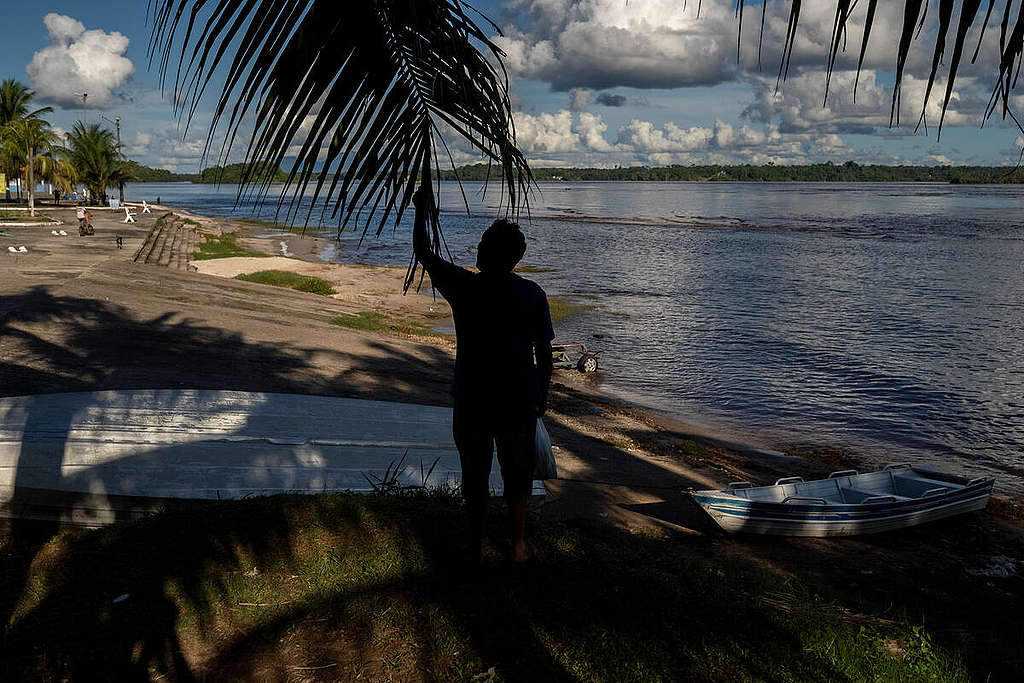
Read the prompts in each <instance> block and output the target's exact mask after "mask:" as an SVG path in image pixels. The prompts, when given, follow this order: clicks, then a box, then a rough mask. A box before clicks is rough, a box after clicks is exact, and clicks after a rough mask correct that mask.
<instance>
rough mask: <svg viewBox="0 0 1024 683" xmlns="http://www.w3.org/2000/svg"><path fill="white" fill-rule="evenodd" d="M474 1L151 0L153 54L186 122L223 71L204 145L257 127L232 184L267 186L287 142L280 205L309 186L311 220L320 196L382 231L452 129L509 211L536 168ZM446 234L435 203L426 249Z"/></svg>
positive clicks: (228, 141)
mask: <svg viewBox="0 0 1024 683" xmlns="http://www.w3.org/2000/svg"><path fill="white" fill-rule="evenodd" d="M472 13H475V10H473V9H472V8H471V7H469V6H468V5H467V4H466V3H465V2H463V0H363V1H360V2H337V1H336V0H151V3H150V20H151V21H152V26H153V35H152V40H151V43H150V54H149V56H150V62H151V64H152V63H154V62H157V63H158V64H159V69H160V73H161V81H162V85H165V86H166V85H167V84H168V82H169V81H173V88H174V92H175V101H176V102H177V103H178V104H177V105H176V106H178V107H179V113H180V114H181V115H182V116H183V118H184V119H185V121H186V125H187V123H188V122H189V121H191V118H192V116H193V115H194V114H195V112H196V108H197V106H198V104H199V102H200V100H201V99H202V98H203V97H204V95H205V94H206V91H207V90H208V89H210V87H211V84H212V83H213V82H214V80H215V76H217V75H219V74H220V73H221V72H223V85H219V84H218V85H214V90H216V91H217V93H219V94H216V95H215V99H216V102H217V104H216V107H215V109H214V113H213V120H212V123H211V128H210V133H209V137H208V138H207V149H206V153H207V154H208V153H209V152H210V151H211V150H210V145H211V142H210V141H212V139H213V137H214V132H215V130H216V129H217V126H218V124H221V123H226V130H224V135H225V142H224V143H223V145H222V146H221V149H220V154H221V156H222V157H224V156H225V155H226V154H227V153H228V152H229V151H230V149H231V147H232V145H233V144H234V143H235V140H236V138H238V137H239V136H242V137H243V138H244V137H249V134H248V130H247V126H248V125H250V124H251V125H252V133H251V137H249V141H248V142H247V143H246V144H247V149H246V162H247V163H249V164H252V165H251V166H250V167H249V170H248V172H247V174H246V176H245V177H244V178H243V182H242V190H240V192H241V193H247V192H253V193H255V194H256V195H257V196H258V197H259V198H260V199H263V198H265V197H266V196H267V195H268V193H269V189H270V188H269V179H268V178H272V176H273V174H272V173H271V174H268V173H265V172H263V171H264V170H265V169H266V168H267V167H269V168H271V169H273V168H276V167H278V166H279V165H281V164H282V163H283V162H284V160H285V157H286V156H290V155H289V149H290V148H291V151H292V152H293V153H294V156H295V163H294V164H293V165H292V167H291V170H290V173H289V177H288V183H286V185H285V189H284V190H283V191H282V195H281V199H282V200H285V199H288V198H287V193H288V192H291V197H290V199H288V202H287V203H288V206H289V209H288V211H289V217H294V216H295V213H296V212H297V210H298V207H299V201H298V200H299V198H300V197H301V196H302V195H303V193H304V192H305V191H306V190H307V188H310V187H311V188H313V192H312V201H311V203H310V207H309V209H308V211H307V213H306V216H305V220H306V221H307V222H308V221H309V220H310V218H311V212H312V211H313V206H314V205H316V204H317V200H319V199H323V202H322V203H321V204H320V205H321V212H322V213H321V217H323V216H324V214H325V213H326V212H327V210H328V208H329V209H330V214H331V216H332V217H333V218H334V219H335V220H337V221H338V223H339V230H340V229H344V228H345V227H346V226H349V225H362V229H363V234H364V235H365V234H366V232H367V230H368V229H369V228H370V227H371V226H373V225H375V226H376V234H380V232H381V230H382V229H383V228H384V226H385V224H386V222H387V221H388V219H389V218H392V217H393V218H394V221H395V225H397V223H398V221H399V220H401V217H402V215H403V213H404V212H405V210H406V209H407V208H408V206H409V203H410V201H411V198H412V194H413V190H414V189H415V183H416V182H417V177H418V176H419V177H421V178H422V179H423V181H424V182H425V183H426V184H428V185H429V184H430V181H431V179H432V178H435V179H436V178H437V175H436V174H435V173H432V169H437V168H438V166H439V159H438V156H439V155H438V150H439V149H442V150H445V151H447V150H448V142H447V141H446V139H445V138H446V136H451V135H452V134H453V133H454V135H456V136H460V137H462V138H464V139H465V140H467V141H469V142H470V143H471V144H472V146H473V147H474V148H475V149H476V150H478V151H479V152H480V153H481V154H482V155H483V156H485V157H486V158H487V159H488V161H489V162H492V163H493V164H495V166H496V167H497V169H498V173H497V175H498V176H499V178H500V180H501V181H502V186H503V189H504V192H505V193H507V194H504V196H503V203H504V205H505V206H506V207H507V210H509V211H511V212H515V211H517V210H518V209H519V208H520V207H521V206H522V205H523V204H524V201H525V193H526V192H527V191H528V189H529V185H530V183H531V182H532V177H531V174H530V169H529V166H528V164H527V161H526V158H525V156H524V155H523V153H522V152H521V151H520V150H519V149H518V148H517V146H516V141H515V129H514V126H513V122H512V114H511V104H510V101H509V97H508V84H507V76H506V74H505V72H504V67H503V66H502V62H501V58H502V56H503V55H502V53H501V51H500V50H499V49H498V48H497V46H495V45H494V44H493V43H492V42H491V41H490V40H489V38H488V35H487V32H485V30H484V29H483V28H481V26H480V25H478V24H477V23H476V22H475V21H474V17H475V18H476V19H480V20H481V21H482V23H483V25H484V26H486V27H487V29H488V31H494V32H497V31H498V27H497V26H496V25H494V24H493V23H491V22H490V21H489V20H487V19H486V18H485V17H483V15H480V14H473V15H472V16H471V14H472ZM478 46H479V47H478ZM232 50H233V52H232ZM172 67H173V71H172ZM438 143H440V144H438ZM293 145H295V146H297V147H298V149H297V150H296V149H294V148H293V147H292V146H293ZM450 156H451V155H450V154H449V157H450ZM261 165H262V166H261ZM441 242H442V240H441V235H440V232H439V229H438V226H437V221H436V212H435V220H434V248H435V250H437V251H439V250H440V248H441V247H440V245H441Z"/></svg>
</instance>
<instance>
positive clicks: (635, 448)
mask: <svg viewBox="0 0 1024 683" xmlns="http://www.w3.org/2000/svg"><path fill="white" fill-rule="evenodd" d="M49 210H50V211H51V213H59V212H62V211H63V212H68V213H69V214H71V215H72V216H73V210H72V209H59V208H50V209H49ZM153 210H154V213H153V214H148V215H145V218H146V219H148V221H149V224H148V226H147V224H145V223H141V222H140V223H139V224H131V225H130V226H126V225H124V224H123V223H121V222H120V221H119V220H118V216H119V212H112V211H111V212H106V211H103V212H97V217H98V218H97V220H98V222H99V223H103V224H104V225H102V226H101V225H99V224H98V226H97V227H98V235H97V236H98V237H100V238H101V239H102V233H103V232H111V231H112V232H116V233H119V234H120V233H125V232H128V231H134V232H135V234H136V237H135V241H133V240H132V238H128V240H127V241H126V245H125V249H124V251H123V252H121V254H122V255H124V256H127V255H128V254H131V253H134V252H135V251H136V245H138V248H140V249H141V245H142V243H143V242H144V240H145V239H146V236H145V233H147V232H148V230H149V229H150V228H151V227H152V224H153V223H155V221H156V220H157V217H159V216H163V215H175V214H176V215H178V216H181V217H182V218H184V219H186V220H188V221H190V222H191V223H192V224H194V225H195V226H196V229H197V230H199V231H203V232H208V233H210V234H215V235H216V234H223V233H229V232H234V233H236V234H237V235H238V239H237V245H238V246H239V247H240V248H241V249H243V250H245V251H247V252H250V254H249V255H245V256H238V257H230V258H213V259H209V260H195V259H193V260H190V261H189V264H188V271H189V273H190V274H191V273H192V272H193V271H194V272H195V274H196V275H198V276H203V279H204V280H206V278H211V280H206V282H205V283H204V287H209V286H211V285H213V283H215V282H220V283H221V284H220V285H214V289H216V290H219V292H218V294H219V295H220V296H224V295H227V296H228V297H229V299H230V297H231V296H232V295H233V294H234V293H236V292H238V291H239V289H238V288H239V287H243V286H244V287H245V288H246V290H245V291H250V290H249V289H248V288H255V290H256V292H258V294H256V295H255V298H256V299H257V300H258V301H259V302H263V301H265V297H266V293H267V292H273V293H274V296H275V298H280V299H282V300H291V298H292V297H298V298H299V299H301V300H302V302H303V304H302V306H303V307H304V308H309V307H310V306H312V307H313V309H314V310H315V308H316V305H317V303H318V302H317V300H318V299H319V298H320V297H316V296H313V295H308V294H304V293H297V292H292V291H290V290H286V289H281V288H275V289H273V290H268V289H267V287H269V286H270V285H250V284H248V283H242V282H241V281H238V280H235V279H233V278H234V277H235V276H236V275H239V274H244V273H252V272H256V271H260V270H267V269H274V270H287V271H289V272H294V273H297V274H299V275H303V276H314V277H320V278H323V279H325V280H326V281H328V282H330V283H331V284H332V285H334V286H335V289H336V292H337V293H336V294H333V295H330V296H329V297H326V298H327V299H329V300H330V302H329V303H330V308H331V309H332V310H334V311H335V313H337V314H341V315H343V316H344V315H348V316H353V315H359V314H360V313H375V314H378V315H381V316H383V317H384V319H385V320H394V321H402V322H408V323H411V324H413V325H415V326H417V327H418V328H419V330H418V333H416V334H407V333H402V332H398V331H395V330H393V329H392V330H390V331H387V330H385V331H384V332H383V333H381V332H372V331H358V330H348V329H344V328H340V327H337V326H336V325H330V322H331V318H332V317H337V316H330V315H327V316H324V315H319V316H317V317H318V318H320V320H319V321H318V322H320V323H321V324H322V323H325V322H326V323H328V325H329V327H330V328H333V329H332V332H335V333H338V334H340V335H341V336H342V337H345V338H346V339H344V340H343V341H340V342H339V344H338V345H335V346H336V347H337V348H335V349H329V350H335V351H336V350H339V349H344V350H348V348H349V347H351V346H352V342H351V340H350V339H349V338H350V337H351V338H353V339H359V340H360V344H361V345H365V344H367V343H368V340H374V339H376V340H382V341H385V340H396V342H397V341H399V340H400V341H401V342H402V343H403V344H405V343H411V344H415V345H426V346H428V347H430V348H432V349H433V350H434V353H436V354H439V355H435V360H434V361H433V363H432V366H431V368H430V370H431V372H430V374H431V375H432V376H431V377H430V380H429V384H430V385H431V387H432V389H431V392H429V398H430V400H431V402H432V403H434V404H439V405H448V404H449V403H450V399H449V397H448V394H447V385H448V382H449V381H450V379H449V375H448V374H447V373H446V372H445V370H444V368H443V366H444V365H445V364H449V365H450V364H451V363H452V362H453V360H452V359H453V352H454V337H453V336H452V335H451V334H450V333H447V330H449V329H451V327H452V319H451V309H450V308H449V307H448V305H447V303H446V302H445V301H444V300H443V299H442V298H440V297H436V298H435V297H432V296H431V293H430V292H431V290H430V283H429V279H427V280H425V281H424V283H423V287H422V288H421V290H420V292H419V293H418V294H417V293H415V292H413V293H410V294H408V295H403V294H402V293H401V284H402V281H403V279H404V275H405V269H404V268H402V267H397V266H378V265H367V264H346V263H339V262H328V261H325V260H323V259H321V258H319V254H321V253H323V251H324V250H325V249H331V248H334V246H333V244H332V243H333V242H334V240H332V239H330V238H325V237H317V236H312V235H295V234H291V233H289V234H282V235H280V236H274V237H269V236H263V235H265V234H266V232H267V229H268V228H267V226H265V225H262V224H259V223H253V222H250V221H247V220H244V219H227V220H225V219H219V218H215V217H210V216H205V215H203V214H199V213H196V212H194V211H185V210H179V209H174V208H173V207H169V206H154V207H153ZM140 218H141V217H140ZM37 230H42V229H41V228H39V229H37ZM53 239H57V238H53ZM62 239H67V240H74V239H75V238H71V237H68V238H62ZM2 246H3V245H0V247H2ZM282 252H287V253H288V254H289V255H288V256H287V257H285V256H282V255H281V254H282ZM253 254H257V255H253ZM57 256H58V258H61V257H60V255H59V254H58V255H57ZM7 265H8V266H10V262H8V264H7ZM71 265H72V266H73V265H74V264H71ZM92 265H95V264H92ZM89 267H91V266H89ZM71 270H72V272H74V268H71ZM81 273H87V267H85V266H83V267H82V268H81V269H80V270H79V273H78V274H81ZM48 275H53V273H48ZM69 275H71V273H62V274H61V275H60V278H59V279H60V280H63V279H64V278H66V277H68V276H69ZM286 292H287V294H286ZM142 298H143V301H139V302H138V303H140V304H151V303H153V302H152V301H149V299H150V298H151V297H142ZM108 300H109V299H108ZM179 303H186V302H184V301H180V302H179ZM324 303H327V302H324ZM259 305H260V304H259V303H257V302H253V303H252V306H250V304H249V303H248V302H246V303H245V304H244V305H243V306H242V308H243V309H250V313H251V308H252V307H253V306H256V307H258V306H259ZM172 308H176V309H177V310H178V311H180V313H181V314H187V313H188V312H189V308H188V306H187V305H174V306H172ZM286 311H288V308H287V304H285V305H284V306H283V307H282V308H277V309H276V310H272V311H267V312H266V314H265V315H262V316H259V317H260V318H262V319H263V321H264V322H266V323H272V324H280V323H282V322H285V323H287V320H286V319H287V317H288V313H287V312H286ZM2 313H3V311H0V314H2ZM252 318H253V316H252V315H251V314H249V315H245V316H243V319H242V320H238V321H236V322H237V325H236V327H237V329H238V331H239V332H241V333H242V334H243V335H244V334H247V333H252V332H254V331H258V325H254V323H253V320H252ZM254 327H255V328H257V329H254ZM285 327H286V328H287V327H291V325H288V324H285ZM300 337H301V335H299V336H296V335H295V334H294V331H293V330H287V331H286V332H285V335H284V337H282V338H281V340H282V341H283V340H284V339H288V340H289V341H292V342H295V341H297V340H298V339H299V338H300ZM369 343H370V344H371V345H372V344H373V342H372V341H370V342H369ZM328 346H330V345H328ZM390 369H391V368H387V369H384V368H382V370H380V371H377V372H376V373H372V374H376V375H377V376H376V377H369V376H368V377H365V378H363V380H362V381H361V384H362V385H363V386H361V387H358V388H356V387H352V388H353V389H355V393H354V394H353V395H360V396H367V397H372V396H371V394H370V393H368V392H367V385H370V384H379V383H382V378H381V377H380V376H379V375H380V372H381V371H385V372H386V371H388V370H390ZM420 369H421V370H423V368H420ZM414 378H415V373H414V375H413V376H411V377H410V380H411V381H414ZM222 379H224V378H223V377H222ZM225 381H227V380H226V379H225ZM553 382H554V384H556V385H557V386H558V387H559V389H558V392H553V395H557V396H558V397H560V399H561V400H562V401H563V402H565V403H566V404H583V406H582V408H581V409H580V410H579V411H577V412H586V413H589V416H588V418H587V419H585V420H582V421H581V420H580V419H579V418H580V415H568V416H562V415H559V417H560V418H563V419H564V421H565V422H566V423H572V424H574V425H575V427H576V428H577V429H580V428H585V431H586V432H587V433H588V434H589V435H590V436H591V437H593V438H596V439H598V440H599V441H601V442H603V443H606V444H610V445H612V446H615V445H619V446H623V447H624V448H622V449H620V450H623V451H625V452H627V453H630V454H633V455H638V456H641V457H652V458H654V459H656V460H660V459H661V457H662V453H663V452H664V451H665V450H666V448H667V449H668V450H669V451H671V450H673V449H675V450H680V449H678V447H677V446H675V445H673V444H671V443H669V444H665V443H664V442H665V441H666V439H663V438H652V436H651V435H652V434H654V435H657V434H668V435H672V436H671V438H669V439H668V441H669V442H671V441H672V440H673V439H675V440H682V441H684V442H687V443H691V442H693V443H700V444H703V445H706V446H707V447H708V448H709V449H710V452H711V453H714V454H715V457H713V458H711V459H710V460H708V458H707V457H706V456H702V457H700V458H697V459H696V467H694V466H693V463H688V464H687V465H686V466H683V467H682V468H678V467H675V468H671V469H674V470H675V476H677V477H678V476H684V475H683V473H684V472H685V474H686V475H689V476H690V477H691V478H695V479H700V480H703V481H704V482H705V483H706V484H707V485H702V486H701V488H715V487H718V486H720V485H724V484H725V483H726V482H728V481H734V480H737V479H752V480H754V481H761V482H766V483H768V482H770V481H772V480H774V478H778V477H781V476H792V475H799V476H804V477H805V478H809V477H816V476H824V475H825V474H827V473H828V472H829V471H831V470H834V469H843V468H846V467H849V466H853V465H857V466H861V467H871V466H870V465H868V464H867V462H866V461H865V460H862V459H859V458H858V457H857V455H856V453H849V452H847V451H844V450H842V449H837V448H829V447H822V448H812V449H803V448H801V449H797V453H795V454H794V453H790V452H783V451H780V450H777V449H775V448H773V447H771V444H769V443H768V442H766V441H764V440H762V439H758V438H756V437H753V438H751V437H748V435H745V434H743V433H742V432H740V431H736V430H730V433H723V430H721V429H718V428H716V427H715V426H713V425H702V424H700V423H697V422H694V421H691V420H686V419H685V418H681V417H679V416H675V415H670V414H668V413H666V412H665V411H663V410H659V409H657V408H654V407H652V406H649V405H645V404H643V403H640V402H637V401H635V400H630V399H627V398H624V397H620V396H616V395H615V394H613V393H609V392H606V391H604V390H603V389H602V388H601V387H600V385H599V381H595V378H594V377H589V376H584V375H581V374H579V373H577V372H575V371H572V370H565V371H557V370H556V373H555V378H554V380H553ZM176 384H177V383H176ZM246 384H249V385H253V386H257V387H259V386H261V380H260V379H259V378H248V379H247V382H246ZM269 384H270V385H271V386H270V388H269V389H268V390H274V387H273V385H274V382H269ZM29 386H31V385H29ZM204 386H206V387H207V388H213V387H210V386H209V385H204ZM441 387H443V391H437V389H439V388H441ZM83 388H90V387H83ZM110 388H127V387H110ZM149 388H152V387H149ZM223 388H239V387H223ZM291 388H292V389H295V387H291ZM299 388H300V389H302V393H307V392H308V393H315V390H314V388H312V387H304V386H303V387H299ZM4 393H5V394H7V395H11V394H12V393H37V392H9V391H5V392H4ZM38 393H44V392H38ZM330 393H332V394H334V395H342V394H340V393H337V392H330ZM557 429H558V428H557V427H556V430H557ZM575 440H576V441H579V439H578V438H576V439H575ZM681 450H683V451H685V450H686V449H685V448H683V449H681ZM786 450H787V451H790V450H792V449H790V448H788V447H787V448H786ZM598 457H603V456H598ZM592 460H593V458H586V457H583V458H580V462H576V463H573V464H572V465H571V467H570V470H586V469H593V468H594V464H593V462H592ZM587 461H590V462H587ZM601 462H604V461H601ZM702 468H707V469H708V470H709V471H708V472H705V471H701V470H702ZM604 469H608V468H607V467H604V468H602V467H597V468H596V470H597V471H598V472H602V470H604ZM626 469H628V468H626ZM611 470H612V471H611V472H603V475H602V476H600V477H598V478H599V479H600V480H601V481H603V482H610V483H611V484H612V485H619V484H621V483H623V482H629V481H630V477H629V475H628V472H627V471H625V470H624V469H623V468H622V467H614V468H611ZM709 473H715V474H714V475H710V476H709ZM608 474H611V475H613V476H604V475H608ZM647 483H648V484H651V483H653V482H647ZM655 485H656V486H657V484H655ZM993 501H996V504H995V505H994V507H997V508H998V509H999V510H1000V511H1001V513H1002V514H1005V515H1006V516H1007V517H1008V518H1010V519H1018V520H1019V519H1024V512H1022V510H1024V506H1022V504H1021V501H1020V500H1019V499H1018V498H1017V497H1012V498H1007V497H1005V496H1004V494H1003V493H1002V492H998V493H997V495H996V496H994V497H993ZM605 512H607V510H605ZM627 518H629V520H630V523H631V524H639V525H643V524H647V523H650V522H649V520H642V519H638V518H637V517H634V516H627Z"/></svg>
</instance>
